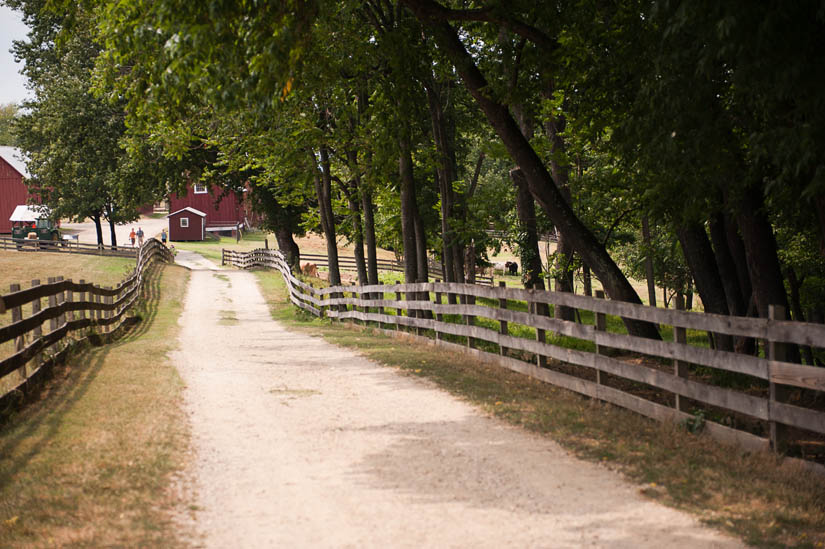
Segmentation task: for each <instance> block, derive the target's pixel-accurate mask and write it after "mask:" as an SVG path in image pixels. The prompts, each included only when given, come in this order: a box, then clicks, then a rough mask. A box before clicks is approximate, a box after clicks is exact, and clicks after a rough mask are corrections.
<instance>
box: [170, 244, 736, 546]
mask: <svg viewBox="0 0 825 549" xmlns="http://www.w3.org/2000/svg"><path fill="white" fill-rule="evenodd" d="M199 257H200V256H197V255H196V254H191V257H190V254H189V253H186V252H183V251H181V252H179V254H178V258H177V261H178V262H179V263H182V264H186V265H189V266H190V267H192V268H194V270H193V272H192V277H191V281H190V286H189V290H188V295H187V298H186V303H185V310H184V313H183V315H182V317H181V320H180V322H181V324H182V330H181V335H180V349H179V351H178V352H177V353H176V355H175V357H174V358H175V361H176V363H177V365H178V368H179V369H180V372H181V375H182V376H183V379H184V381H185V383H186V389H185V406H186V410H187V413H188V416H189V420H190V421H191V432H192V450H191V452H192V455H191V462H190V465H189V469H188V471H187V472H186V474H185V479H184V481H183V483H184V484H185V486H184V491H185V493H189V494H191V498H192V499H191V502H190V503H191V505H190V508H189V509H190V510H191V512H183V513H181V515H180V521H181V528H182V531H186V530H188V531H193V532H195V534H193V536H192V539H191V540H189V541H190V542H191V543H192V544H193V545H195V546H203V547H221V548H223V547H473V548H476V547H501V546H508V547H582V546H604V547H633V548H639V547H651V548H654V547H655V548H660V547H691V548H693V547H741V546H742V544H741V543H740V542H738V541H735V540H733V539H731V538H729V537H726V536H724V535H723V534H720V533H718V532H715V531H713V530H710V529H707V528H705V527H703V526H701V525H699V524H698V522H697V521H696V520H695V519H694V518H692V517H690V516H689V515H686V514H684V513H680V512H678V511H674V510H672V509H668V508H666V507H663V506H661V505H659V504H657V503H656V502H653V501H650V500H647V499H645V498H644V497H643V496H641V495H640V494H639V487H638V486H634V485H631V484H629V483H627V482H626V481H624V480H623V479H622V478H621V477H620V476H619V475H618V474H616V473H614V472H611V471H609V470H607V469H605V468H603V467H600V466H598V465H596V464H591V463H587V462H582V461H580V460H577V459H576V458H574V457H572V456H570V455H569V454H567V453H566V452H565V451H564V450H562V449H561V448H560V447H559V446H558V445H557V444H555V443H553V442H552V441H550V440H547V439H545V438H541V437H538V436H536V435H532V434H530V433H526V432H524V431H522V430H520V429H517V428H515V427H511V426H509V425H506V424H504V423H502V422H500V421H498V420H495V419H493V418H490V417H488V416H486V415H485V414H484V413H482V412H481V411H479V410H478V409H476V408H474V407H473V406H471V405H469V404H467V403H465V402H463V401H460V400H458V399H456V398H454V397H452V396H450V395H448V394H446V393H444V392H442V391H440V390H439V389H437V388H435V387H434V386H432V385H431V384H430V383H428V382H426V381H424V380H421V379H418V378H411V377H407V376H404V375H401V374H399V373H398V372H397V371H395V370H393V369H391V368H387V367H384V366H379V365H377V364H375V363H373V362H371V361H369V360H367V359H365V358H363V357H360V356H358V355H357V354H354V353H353V352H351V351H349V350H344V349H341V348H338V347H335V346H333V345H330V344H328V343H326V342H324V341H323V340H320V339H317V338H313V337H310V336H307V335H304V334H296V333H291V332H288V331H286V330H285V329H284V328H283V327H282V326H281V325H279V324H278V323H276V322H275V321H273V320H272V319H271V317H270V315H269V312H268V309H267V306H266V304H265V302H264V299H263V297H262V296H261V294H260V291H259V289H258V286H257V284H256V282H255V278H254V276H253V275H252V274H250V273H246V272H240V271H234V270H206V269H209V268H214V267H212V265H211V264H209V263H208V262H206V263H204V262H203V261H202V260H198V258H199Z"/></svg>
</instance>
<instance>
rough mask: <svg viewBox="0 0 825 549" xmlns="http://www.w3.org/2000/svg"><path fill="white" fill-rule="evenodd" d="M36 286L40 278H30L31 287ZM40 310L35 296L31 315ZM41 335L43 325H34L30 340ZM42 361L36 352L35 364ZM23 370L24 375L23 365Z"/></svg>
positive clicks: (38, 301)
mask: <svg viewBox="0 0 825 549" xmlns="http://www.w3.org/2000/svg"><path fill="white" fill-rule="evenodd" d="M37 286H40V279H39V278H36V279H34V280H32V288H36V287H37ZM40 311H41V303H40V298H37V299H35V300H34V301H32V316H34V315H36V314H37V313H39V312H40ZM42 336H43V325H42V324H38V325H37V326H35V327H34V328H33V329H32V340H36V339H40V338H41V337H42ZM42 363H43V357H42V355H40V354H38V355H37V364H38V365H40V364H42ZM23 372H24V375H25V366H24V370H23Z"/></svg>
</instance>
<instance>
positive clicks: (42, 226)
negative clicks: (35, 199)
mask: <svg viewBox="0 0 825 549" xmlns="http://www.w3.org/2000/svg"><path fill="white" fill-rule="evenodd" d="M48 215H49V212H48V210H46V209H45V208H42V207H39V206H17V207H16V208H15V209H14V212H13V213H12V214H11V217H10V218H9V221H11V237H12V238H13V239H15V240H51V241H55V242H57V241H59V240H60V229H59V228H58V227H57V226H56V225H55V224H54V223H53V222H52V220H51V219H49V217H48Z"/></svg>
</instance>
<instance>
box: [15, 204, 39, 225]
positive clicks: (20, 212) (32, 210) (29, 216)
mask: <svg viewBox="0 0 825 549" xmlns="http://www.w3.org/2000/svg"><path fill="white" fill-rule="evenodd" d="M45 217H49V209H48V208H46V207H45V206H16V207H15V208H14V211H13V212H12V213H11V217H9V221H11V222H21V221H22V222H32V221H37V220H38V219H43V218H45Z"/></svg>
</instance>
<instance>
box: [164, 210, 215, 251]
mask: <svg viewBox="0 0 825 549" xmlns="http://www.w3.org/2000/svg"><path fill="white" fill-rule="evenodd" d="M166 217H167V218H168V219H169V240H170V241H172V242H180V241H182V240H203V239H204V237H205V236H206V214H205V213H203V212H201V211H198V210H196V209H195V208H189V207H186V208H182V209H180V210H178V211H176V212H172V213H170V214H169V215H167V216H166Z"/></svg>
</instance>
